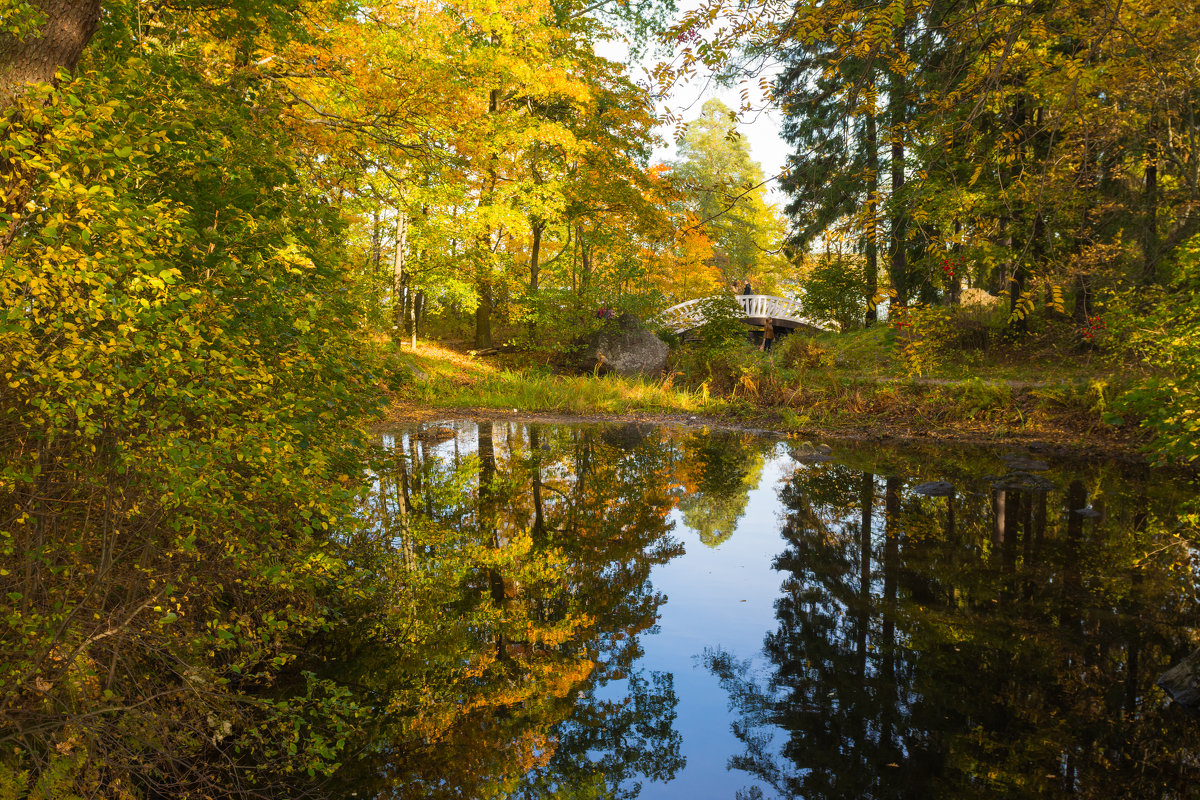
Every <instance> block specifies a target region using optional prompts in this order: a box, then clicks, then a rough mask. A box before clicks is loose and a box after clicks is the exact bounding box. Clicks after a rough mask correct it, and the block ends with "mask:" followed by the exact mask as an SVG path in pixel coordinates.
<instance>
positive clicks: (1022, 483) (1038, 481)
mask: <svg viewBox="0 0 1200 800" xmlns="http://www.w3.org/2000/svg"><path fill="white" fill-rule="evenodd" d="M992 486H994V487H995V488H997V489H1004V490H1005V491H1015V492H1049V491H1051V490H1053V489H1054V488H1055V485H1054V484H1053V483H1052V482H1050V481H1048V480H1046V479H1045V478H1043V477H1042V476H1041V475H1030V474H1029V473H1028V472H1011V473H1009V474H1008V475H1004V476H1003V477H1000V478H993V479H992Z"/></svg>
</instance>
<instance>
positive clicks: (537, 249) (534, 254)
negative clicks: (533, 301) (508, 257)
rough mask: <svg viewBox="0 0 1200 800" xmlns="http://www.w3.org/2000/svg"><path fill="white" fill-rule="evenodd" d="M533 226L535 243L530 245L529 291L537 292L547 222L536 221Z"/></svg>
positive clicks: (531, 292)
mask: <svg viewBox="0 0 1200 800" xmlns="http://www.w3.org/2000/svg"><path fill="white" fill-rule="evenodd" d="M531 228H532V230H533V243H532V244H531V245H530V246H529V293H530V294H537V290H538V270H539V266H538V260H539V258H540V257H541V253H542V232H543V231H544V230H546V223H544V222H535V223H533V225H532V226H531Z"/></svg>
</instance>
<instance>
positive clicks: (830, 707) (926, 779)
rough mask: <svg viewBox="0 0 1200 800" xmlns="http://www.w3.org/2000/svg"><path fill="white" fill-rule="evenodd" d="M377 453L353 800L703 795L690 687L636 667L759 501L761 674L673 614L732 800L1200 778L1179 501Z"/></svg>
mask: <svg viewBox="0 0 1200 800" xmlns="http://www.w3.org/2000/svg"><path fill="white" fill-rule="evenodd" d="M384 443H385V453H384V454H383V456H382V457H381V459H380V462H379V464H378V465H377V468H376V475H375V481H374V484H373V487H372V491H371V493H370V496H369V498H368V500H367V502H366V503H365V505H364V508H363V514H364V515H365V516H366V518H367V519H368V521H369V523H370V524H369V525H368V526H366V530H365V531H364V532H363V533H362V534H361V536H362V538H363V541H361V542H358V543H357V544H356V552H359V553H360V554H361V558H362V560H363V562H364V565H366V566H368V567H370V571H371V572H372V573H373V574H376V575H378V576H379V581H378V585H375V586H370V587H363V617H362V618H363V620H364V621H363V622H362V623H360V624H357V625H356V624H355V623H354V621H353V620H350V621H346V623H345V625H344V626H343V628H342V630H347V631H349V632H350V633H349V635H340V636H338V637H336V638H335V637H331V640H330V641H328V642H324V643H320V646H319V649H320V651H321V652H322V653H324V654H325V655H324V656H323V657H324V658H325V663H326V664H327V665H328V666H327V668H328V670H330V671H331V672H332V673H336V674H337V676H338V677H339V678H341V679H342V680H343V681H344V682H345V684H346V685H347V686H350V687H353V697H354V703H355V705H354V709H355V711H354V712H353V715H354V717H355V722H354V725H353V726H348V727H355V728H356V731H357V732H356V733H354V734H352V737H353V742H354V745H353V749H352V751H351V752H349V753H348V754H347V757H346V759H345V764H344V766H343V768H342V769H341V770H340V771H339V773H338V774H337V776H336V779H337V782H338V784H339V785H338V786H335V787H331V791H330V793H331V794H333V795H335V796H337V795H339V794H340V795H341V796H349V795H350V793H351V792H357V795H358V796H360V797H366V796H376V797H404V798H424V797H471V798H486V797H518V798H530V799H532V798H546V797H561V798H567V797H572V798H584V797H586V798H633V797H642V798H649V797H655V796H661V797H672V796H675V795H674V794H673V793H672V787H671V786H670V784H669V782H670V781H672V780H674V779H676V778H678V777H680V776H682V775H683V774H684V773H685V772H688V771H689V770H694V769H698V768H700V767H701V766H704V765H701V764H691V765H689V764H688V763H687V759H686V757H685V754H686V751H687V745H686V742H687V739H688V738H689V737H690V736H693V735H694V733H695V732H694V731H690V730H681V729H680V725H679V722H678V720H679V719H680V717H679V716H678V710H679V707H680V703H681V702H683V700H681V697H682V696H681V695H680V693H679V692H680V690H681V689H680V687H681V685H682V683H683V682H682V681H681V680H679V679H678V678H679V677H680V676H679V675H678V670H679V669H680V667H679V666H678V664H677V663H672V664H669V665H664V664H663V663H662V662H661V660H660V661H655V659H654V658H652V657H647V655H646V650H645V644H646V642H647V638H646V637H648V636H654V635H655V633H656V631H657V625H658V620H659V619H660V617H662V616H663V614H662V612H663V611H664V604H665V603H666V598H665V597H664V596H663V594H662V593H661V592H660V591H658V590H656V588H655V586H654V583H653V581H655V580H659V581H660V582H661V581H662V580H663V579H665V578H666V577H667V576H668V572H667V570H668V569H674V568H675V567H676V566H678V565H680V564H685V563H687V562H688V559H689V558H691V559H695V558H696V557H697V556H698V555H700V554H705V555H707V556H708V560H707V561H705V562H703V563H705V564H706V565H720V564H721V563H722V562H721V559H722V555H721V553H722V552H723V553H727V554H729V553H732V552H734V549H736V548H739V547H745V544H744V542H746V541H747V540H748V537H747V531H746V525H747V524H751V525H762V524H764V523H763V519H764V518H763V517H762V516H761V515H760V516H758V517H755V516H754V514H752V513H749V512H748V508H750V507H751V506H752V505H754V503H757V504H758V506H757V507H759V508H760V509H761V507H762V505H763V503H764V502H769V503H771V504H775V505H772V506H771V508H772V509H774V510H776V511H777V512H778V521H779V525H778V527H772V528H771V529H770V531H767V532H766V533H768V534H769V536H768V537H767V538H766V539H763V538H762V537H759V538H758V539H756V541H766V542H767V545H768V546H769V547H771V548H772V549H771V550H770V552H771V553H773V554H774V559H773V566H774V570H775V574H776V575H777V576H778V577H779V580H780V585H779V593H778V596H777V599H776V600H775V606H774V618H772V617H771V612H770V611H769V610H767V609H768V606H767V604H766V603H764V604H763V611H762V612H761V614H760V615H759V616H757V617H751V616H748V615H747V614H743V616H742V617H738V618H737V620H736V622H735V624H737V625H740V626H741V627H742V628H743V629H745V628H749V629H751V630H761V631H763V634H764V635H763V637H762V638H763V649H762V651H761V652H757V651H754V652H750V651H744V650H743V651H739V650H726V649H721V648H720V647H719V646H718V645H719V644H720V640H719V639H717V638H713V637H715V636H716V634H714V633H713V632H712V630H713V629H712V628H711V627H710V625H709V622H711V619H710V620H704V619H697V618H696V617H698V616H701V615H702V614H703V613H705V612H695V613H693V614H692V616H691V617H688V616H687V615H684V616H683V618H684V619H685V620H686V624H688V625H692V626H694V630H693V631H692V632H691V633H692V636H691V639H692V640H694V639H696V638H697V637H699V640H700V641H702V642H705V643H707V644H708V645H709V646H708V648H707V649H706V650H705V649H704V646H703V644H702V645H700V646H699V647H697V651H700V650H704V652H703V654H702V655H703V658H702V659H701V662H700V663H701V666H700V670H701V673H700V674H704V675H708V674H709V673H711V675H712V676H715V677H708V680H709V681H711V682H712V691H713V692H714V693H715V696H714V697H713V698H712V702H711V703H710V704H709V705H711V706H713V707H714V708H716V709H717V711H716V712H715V713H717V714H718V715H720V716H714V717H710V718H706V719H705V721H704V722H703V723H702V724H704V725H707V726H709V727H713V726H720V727H721V728H731V729H732V731H733V734H734V736H735V737H736V738H735V739H734V740H733V744H732V746H733V747H734V748H735V749H732V750H730V752H728V753H727V754H726V756H725V757H727V758H728V766H729V768H730V770H732V774H733V776H734V777H735V778H737V779H738V780H739V781H742V779H743V778H744V781H742V783H744V785H745V788H744V790H743V791H742V792H741V793H739V796H740V797H746V798H751V797H766V796H770V795H772V794H773V795H774V796H779V797H786V798H792V797H806V798H820V797H846V798H849V797H917V796H920V797H927V796H928V797H962V796H966V797H972V796H987V797H991V796H997V795H1003V796H1033V795H1041V794H1048V795H1052V796H1053V795H1060V794H1068V793H1071V794H1079V795H1082V796H1085V797H1087V796H1091V797H1113V796H1147V797H1148V796H1155V797H1159V796H1181V797H1187V796H1190V795H1188V792H1189V791H1192V786H1193V785H1196V784H1197V781H1198V780H1200V774H1198V772H1197V770H1198V768H1197V764H1200V726H1197V725H1196V724H1195V722H1194V721H1193V720H1191V719H1189V718H1185V717H1183V716H1182V715H1180V714H1177V713H1176V711H1175V709H1174V708H1172V707H1169V706H1166V705H1165V704H1164V702H1163V699H1164V698H1163V695H1162V693H1161V692H1160V691H1159V690H1157V689H1156V688H1154V687H1153V681H1154V679H1155V677H1156V676H1157V674H1158V672H1159V671H1161V669H1162V668H1163V667H1165V666H1166V665H1168V664H1169V663H1171V662H1172V661H1174V660H1176V659H1177V658H1178V657H1180V656H1182V655H1183V654H1185V653H1186V652H1188V651H1189V650H1190V649H1191V648H1192V647H1193V646H1194V645H1193V644H1192V642H1193V641H1194V638H1195V631H1196V626H1197V624H1198V623H1200V619H1198V617H1197V603H1196V600H1197V599H1198V598H1197V597H1196V593H1197V586H1198V585H1200V574H1198V573H1197V567H1196V562H1195V561H1194V559H1193V558H1192V555H1193V554H1192V552H1191V551H1190V550H1189V549H1188V548H1186V547H1185V546H1182V545H1180V544H1179V542H1178V540H1176V539H1173V538H1171V537H1170V536H1168V535H1167V533H1168V532H1169V531H1170V529H1171V526H1172V524H1173V520H1174V515H1175V512H1176V510H1177V509H1176V505H1177V504H1178V503H1179V502H1180V501H1181V500H1182V499H1183V498H1185V497H1186V493H1187V491H1188V490H1187V487H1183V486H1174V485H1172V484H1171V483H1170V482H1169V481H1165V480H1162V479H1156V482H1154V483H1149V482H1147V481H1146V480H1145V476H1136V475H1134V476H1131V475H1128V474H1122V473H1121V471H1119V470H1116V469H1115V468H1110V467H1096V468H1091V467H1082V466H1075V467H1067V468H1062V467H1058V468H1055V469H1049V468H1047V467H1046V465H1044V464H1038V463H1036V462H1035V461H1032V460H1030V459H1024V460H1022V459H1015V460H1014V459H1010V460H1009V461H1008V462H1004V461H1002V460H1000V459H997V458H996V457H995V456H994V455H993V454H988V453H974V452H965V451H955V452H938V453H936V454H934V453H922V452H907V451H900V450H888V449H881V448H877V447H876V448H870V449H867V450H863V451H856V450H853V449H851V450H846V449H843V450H840V451H838V452H835V453H834V454H833V458H832V460H828V461H826V460H825V459H826V454H824V453H823V452H822V453H821V454H820V455H821V457H820V458H816V457H813V456H812V455H811V453H809V454H808V455H801V456H800V457H797V458H795V459H793V458H792V457H789V456H788V455H787V450H786V448H785V447H783V446H782V445H781V444H780V442H779V441H778V440H776V439H772V438H761V437H755V436H750V435H744V434H735V433H729V432H722V433H710V432H706V431H694V430H692V431H671V430H669V429H660V428H654V427H648V426H637V425H625V426H615V427H601V426H590V427H571V426H554V425H528V426H527V425H524V424H516V423H512V424H509V423H504V424H501V423H489V422H481V423H478V424H470V423H464V424H456V425H428V426H424V427H422V428H420V429H418V430H413V431H409V432H405V433H403V434H398V435H396V436H389V437H385V441H384ZM780 474H784V475H785V478H784V479H783V480H782V481H781V482H780V483H779V484H778V485H774V482H775V480H776V477H777V476H779V475H780ZM765 476H774V477H771V479H770V481H769V483H770V484H771V485H767V484H768V481H766V480H764V477H765ZM935 478H936V479H941V480H945V481H948V482H949V483H950V484H951V485H952V487H942V488H940V489H939V488H938V487H934V486H931V485H922V484H928V481H930V480H931V479H935ZM752 498H757V499H752ZM764 498H765V500H764ZM773 513H774V512H773ZM676 519H677V520H680V521H682V523H683V526H684V529H681V530H679V531H675V530H673V528H674V523H673V520H676ZM766 524H770V523H769V522H767V523H766ZM739 526H740V527H739ZM776 530H779V539H778V542H777V544H774V539H773V537H774V535H775V534H774V531H776ZM693 537H694V538H693ZM685 541H694V542H696V543H697V544H699V545H701V546H699V547H696V548H693V550H694V552H693V553H692V554H690V556H689V555H685V553H684V546H683V545H684V542H685ZM711 548H716V549H711ZM696 551H699V552H696ZM768 560H769V559H764V560H763V562H762V563H763V565H764V569H765V568H766V566H765V565H766V564H767V562H768ZM669 562H674V563H672V564H671V565H670V567H668V566H667V565H668V563H669ZM698 563H699V562H698ZM726 563H730V562H728V561H727V562H726ZM680 575H682V576H683V578H684V580H686V581H690V582H692V584H693V585H695V583H696V582H700V583H702V584H703V585H701V586H700V587H699V588H698V592H699V593H703V594H707V596H708V599H709V600H711V599H712V597H714V596H716V593H717V592H718V589H719V587H718V586H717V585H716V584H717V581H716V580H715V579H714V578H707V581H708V583H704V582H705V581H706V577H705V576H704V575H703V574H701V571H700V570H693V571H692V572H688V571H687V570H683V571H682V572H679V571H676V572H673V573H670V577H671V580H676V581H678V580H679V576H680ZM673 585H675V586H676V587H678V586H679V584H678V583H676V584H673ZM672 591H673V593H675V594H676V595H678V596H677V597H675V598H674V599H673V600H672V607H675V604H676V603H679V602H683V603H687V602H688V596H687V593H686V592H683V591H678V590H677V589H673V590H672ZM738 591H741V590H740V589H739V590H738ZM745 596H746V595H745V594H742V595H741V597H742V598H745ZM734 597H736V595H735V596H734ZM730 602H731V603H732V604H737V603H738V602H739V601H738V600H737V599H733V600H731V601H730ZM744 608H747V606H737V607H736V608H735V609H734V611H735V612H741V610H742V609H744ZM381 614H382V615H386V617H387V619H388V621H387V624H383V625H373V624H370V623H367V622H365V621H366V620H371V619H378V618H379V615H381ZM667 616H668V617H670V618H671V619H672V622H671V624H676V620H677V619H678V618H679V615H674V616H672V615H667ZM731 616H732V615H731ZM664 624H665V623H664ZM398 631H402V632H403V634H402V635H400V634H397V632H398ZM705 637H710V638H705ZM755 638H757V634H755V637H754V638H751V639H741V640H740V641H741V642H742V644H741V645H740V647H744V645H745V642H746V641H754V640H755ZM671 641H684V639H671ZM314 649H315V650H316V649H318V648H317V647H316V646H314ZM693 655H701V653H700V652H689V653H687V654H684V657H685V658H688V659H690V657H691V656H693ZM705 668H707V671H708V672H704V670H705ZM692 683H694V681H692ZM689 691H690V690H689ZM727 702H728V705H729V707H730V709H731V712H730V713H729V714H728V715H724V713H723V712H724V708H725V706H726V703H727ZM692 718H695V715H692ZM347 735H351V734H347ZM713 791H714V792H715V791H717V789H716V788H715V787H714V788H713ZM722 791H724V790H722ZM732 793H733V790H730V791H729V792H725V793H724V794H722V795H721V796H730V795H731V794H732Z"/></svg>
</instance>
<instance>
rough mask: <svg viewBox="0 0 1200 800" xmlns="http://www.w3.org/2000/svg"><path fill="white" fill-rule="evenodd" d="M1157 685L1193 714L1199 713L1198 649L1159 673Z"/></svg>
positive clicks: (1199, 653) (1199, 673)
mask: <svg viewBox="0 0 1200 800" xmlns="http://www.w3.org/2000/svg"><path fill="white" fill-rule="evenodd" d="M1158 685H1159V686H1160V687H1162V689H1163V690H1164V691H1165V692H1166V693H1167V694H1169V695H1170V696H1171V699H1172V700H1174V701H1175V702H1176V703H1178V704H1179V705H1181V706H1183V707H1184V708H1185V709H1187V710H1188V711H1190V712H1191V713H1193V714H1197V713H1200V650H1197V651H1196V652H1194V653H1192V654H1191V655H1190V656H1188V657H1187V658H1185V659H1184V660H1183V661H1180V662H1179V663H1178V664H1176V665H1175V666H1173V667H1171V668H1170V669H1169V670H1167V671H1166V672H1164V673H1163V674H1162V675H1160V676H1159V678H1158Z"/></svg>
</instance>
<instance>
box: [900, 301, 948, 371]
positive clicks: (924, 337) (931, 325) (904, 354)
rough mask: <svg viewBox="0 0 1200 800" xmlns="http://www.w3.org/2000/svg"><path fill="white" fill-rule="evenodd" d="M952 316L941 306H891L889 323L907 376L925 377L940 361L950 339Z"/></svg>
mask: <svg viewBox="0 0 1200 800" xmlns="http://www.w3.org/2000/svg"><path fill="white" fill-rule="evenodd" d="M951 317H952V312H951V310H950V309H948V308H946V307H944V306H922V305H914V306H892V308H891V312H890V314H889V320H890V322H891V325H892V330H893V331H894V332H895V336H896V345H897V350H898V353H899V356H900V361H901V363H902V364H903V365H904V370H905V372H907V373H908V374H909V375H910V376H913V377H916V376H920V375H928V374H929V373H930V372H932V371H933V370H934V369H935V368H936V367H937V365H938V364H939V363H940V362H941V360H942V359H941V356H942V353H943V352H944V347H945V345H946V343H947V342H948V341H949V340H950V330H951V325H950V320H951Z"/></svg>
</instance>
